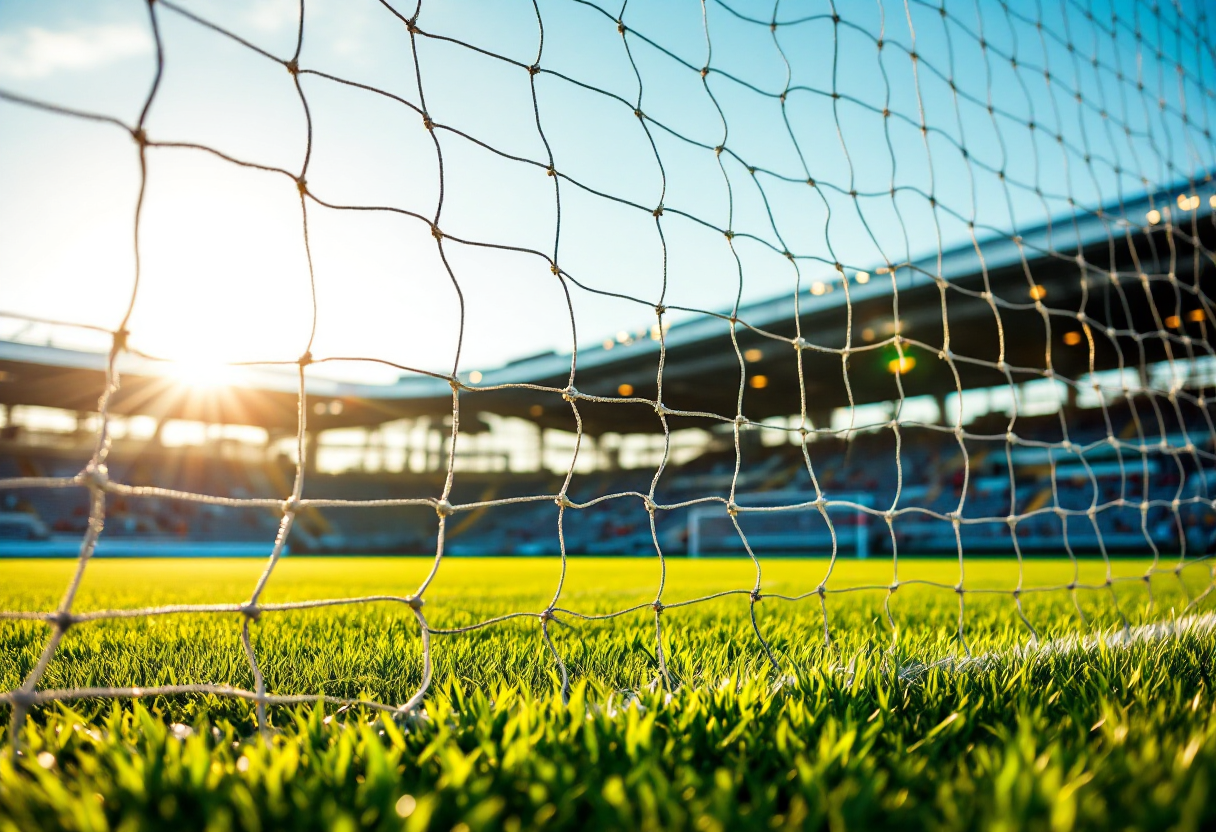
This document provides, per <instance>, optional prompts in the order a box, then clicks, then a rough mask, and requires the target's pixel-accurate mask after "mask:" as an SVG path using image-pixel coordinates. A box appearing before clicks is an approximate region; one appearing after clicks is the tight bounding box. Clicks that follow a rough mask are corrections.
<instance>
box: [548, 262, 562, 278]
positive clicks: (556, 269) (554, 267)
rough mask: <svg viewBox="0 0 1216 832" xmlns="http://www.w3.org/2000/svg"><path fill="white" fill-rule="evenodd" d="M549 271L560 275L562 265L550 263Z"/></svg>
mask: <svg viewBox="0 0 1216 832" xmlns="http://www.w3.org/2000/svg"><path fill="white" fill-rule="evenodd" d="M549 271H551V272H553V274H556V275H560V274H561V273H562V270H561V267H560V266H558V265H557V263H556V262H553V263H550V264H549Z"/></svg>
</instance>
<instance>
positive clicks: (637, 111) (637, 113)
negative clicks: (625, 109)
mask: <svg viewBox="0 0 1216 832" xmlns="http://www.w3.org/2000/svg"><path fill="white" fill-rule="evenodd" d="M633 114H634V115H635V116H637V117H638V118H641V117H642V111H641V110H634V111H633Z"/></svg>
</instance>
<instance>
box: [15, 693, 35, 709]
mask: <svg viewBox="0 0 1216 832" xmlns="http://www.w3.org/2000/svg"><path fill="white" fill-rule="evenodd" d="M8 701H9V702H12V703H13V705H14V706H15V707H18V708H26V709H29V708H30V707H31V706H33V705H37V704H38V694H37V693H36V692H35V691H32V690H15V691H13V692H12V693H10V694H9V695H8Z"/></svg>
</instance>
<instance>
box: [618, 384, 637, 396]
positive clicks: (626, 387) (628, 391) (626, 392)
mask: <svg viewBox="0 0 1216 832" xmlns="http://www.w3.org/2000/svg"><path fill="white" fill-rule="evenodd" d="M616 392H617V395H618V396H632V395H633V385H632V384H628V383H625V384H622V385H621V386H620V387H618V388H616Z"/></svg>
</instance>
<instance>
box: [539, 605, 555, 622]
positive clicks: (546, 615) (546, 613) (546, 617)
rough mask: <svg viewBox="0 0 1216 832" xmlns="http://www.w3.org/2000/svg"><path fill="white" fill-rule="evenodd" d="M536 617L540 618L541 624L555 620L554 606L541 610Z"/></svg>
mask: <svg viewBox="0 0 1216 832" xmlns="http://www.w3.org/2000/svg"><path fill="white" fill-rule="evenodd" d="M536 617H537V618H539V619H540V623H541V624H545V623H547V622H549V621H552V620H553V610H552V608H550V609H547V610H541V612H540V614H538V615H537V616H536Z"/></svg>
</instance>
